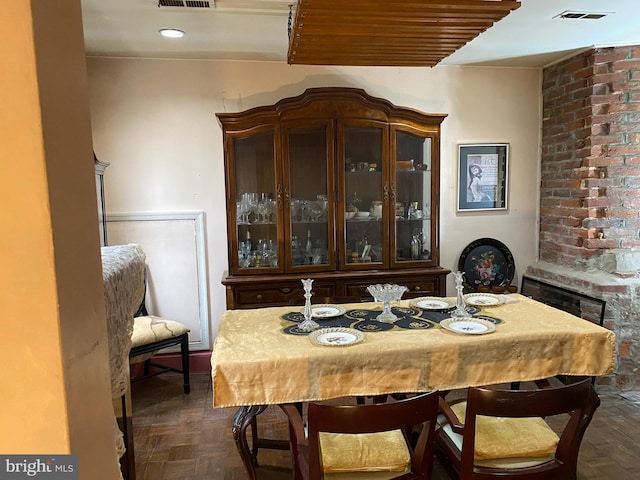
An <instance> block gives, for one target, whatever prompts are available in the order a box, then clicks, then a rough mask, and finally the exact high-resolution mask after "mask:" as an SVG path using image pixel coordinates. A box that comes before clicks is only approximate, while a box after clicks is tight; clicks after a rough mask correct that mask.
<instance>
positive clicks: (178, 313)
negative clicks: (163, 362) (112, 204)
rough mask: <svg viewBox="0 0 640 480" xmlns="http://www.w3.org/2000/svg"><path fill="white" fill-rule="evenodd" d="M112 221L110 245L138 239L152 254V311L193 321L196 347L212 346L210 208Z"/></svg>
mask: <svg viewBox="0 0 640 480" xmlns="http://www.w3.org/2000/svg"><path fill="white" fill-rule="evenodd" d="M106 219H107V223H108V224H109V241H110V243H112V244H118V243H120V244H126V243H137V244H139V245H141V246H142V248H143V249H144V251H145V253H146V254H147V266H148V272H149V276H148V279H147V281H148V289H147V307H148V309H149V313H150V314H154V315H159V316H162V317H165V318H170V319H175V320H177V321H179V322H181V323H184V324H185V325H187V326H188V327H189V328H190V329H191V333H190V335H189V336H190V339H189V350H190V351H192V352H193V351H199V350H210V349H211V341H210V338H211V335H210V330H211V326H210V324H209V294H208V292H209V288H208V280H207V267H206V250H205V238H204V212H202V211H187V212H133V213H112V214H107V216H106ZM191 287H193V288H191ZM167 299H168V300H169V301H167ZM164 351H165V352H171V351H178V350H177V349H175V348H169V349H166V350H164Z"/></svg>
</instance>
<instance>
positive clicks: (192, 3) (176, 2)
mask: <svg viewBox="0 0 640 480" xmlns="http://www.w3.org/2000/svg"><path fill="white" fill-rule="evenodd" d="M211 3H212V2H203V1H196V0H158V7H186V8H211Z"/></svg>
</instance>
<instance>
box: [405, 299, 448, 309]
mask: <svg viewBox="0 0 640 480" xmlns="http://www.w3.org/2000/svg"><path fill="white" fill-rule="evenodd" d="M409 305H411V306H412V307H417V308H421V309H422V310H449V309H450V308H453V307H455V306H456V302H455V301H453V300H451V299H449V298H444V297H419V298H414V299H412V300H411V301H410V302H409Z"/></svg>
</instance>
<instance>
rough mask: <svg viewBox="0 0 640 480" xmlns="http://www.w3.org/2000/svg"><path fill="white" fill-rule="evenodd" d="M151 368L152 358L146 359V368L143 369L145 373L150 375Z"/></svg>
mask: <svg viewBox="0 0 640 480" xmlns="http://www.w3.org/2000/svg"><path fill="white" fill-rule="evenodd" d="M150 370H151V359H148V360H145V361H144V370H143V372H142V373H143V375H145V376H146V375H149V371H150Z"/></svg>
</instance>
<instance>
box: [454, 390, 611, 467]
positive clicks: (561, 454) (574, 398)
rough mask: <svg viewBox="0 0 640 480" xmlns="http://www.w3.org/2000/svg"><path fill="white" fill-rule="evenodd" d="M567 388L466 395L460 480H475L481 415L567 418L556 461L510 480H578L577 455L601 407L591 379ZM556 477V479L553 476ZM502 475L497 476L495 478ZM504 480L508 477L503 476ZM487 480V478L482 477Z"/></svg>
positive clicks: (478, 391) (496, 391) (476, 392)
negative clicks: (549, 479)
mask: <svg viewBox="0 0 640 480" xmlns="http://www.w3.org/2000/svg"><path fill="white" fill-rule="evenodd" d="M568 381H570V382H573V383H569V384H567V385H564V384H561V385H559V386H549V387H548V388H545V389H540V390H498V389H494V388H474V387H471V388H469V389H468V392H467V408H466V416H465V419H464V429H463V434H462V435H463V446H462V455H461V462H460V476H461V478H473V475H472V474H471V472H472V471H473V468H474V450H475V427H476V418H477V416H478V415H485V416H492V417H511V418H523V417H543V418H544V417H550V416H554V415H560V414H565V413H566V414H568V415H569V419H568V421H567V422H566V424H565V425H564V429H563V430H562V433H561V434H560V441H559V443H558V446H557V448H556V453H555V460H554V461H553V462H551V463H545V464H541V465H538V466H534V467H528V468H526V469H522V471H521V472H520V473H519V474H518V473H517V472H512V473H513V475H511V476H510V478H530V477H532V476H533V475H534V474H536V473H538V474H540V473H543V476H541V477H540V476H539V477H536V478H575V475H576V470H577V462H578V452H579V449H580V443H581V442H582V437H583V435H584V432H585V430H586V429H587V427H588V426H589V423H590V422H591V419H592V417H593V414H594V413H595V411H596V409H597V408H598V406H599V405H600V399H599V398H598V395H597V394H596V392H595V391H594V389H593V386H592V383H591V378H590V377H587V378H571V377H569V379H568ZM553 472H555V475H557V476H554V473H553ZM498 476H500V475H498V474H496V477H498ZM503 476H509V475H506V474H504V475H502V476H500V478H503ZM482 478H485V477H482Z"/></svg>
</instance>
